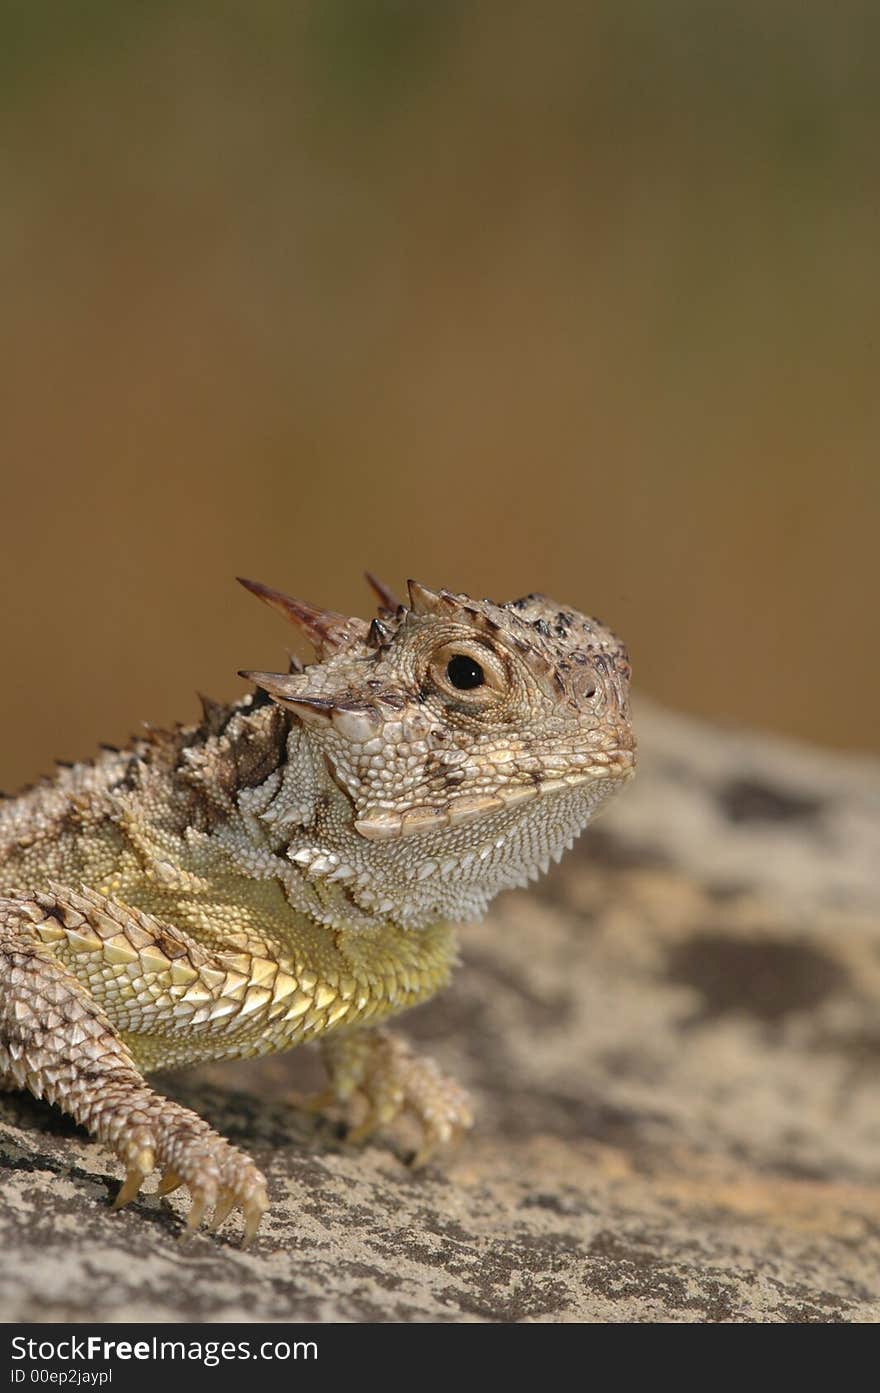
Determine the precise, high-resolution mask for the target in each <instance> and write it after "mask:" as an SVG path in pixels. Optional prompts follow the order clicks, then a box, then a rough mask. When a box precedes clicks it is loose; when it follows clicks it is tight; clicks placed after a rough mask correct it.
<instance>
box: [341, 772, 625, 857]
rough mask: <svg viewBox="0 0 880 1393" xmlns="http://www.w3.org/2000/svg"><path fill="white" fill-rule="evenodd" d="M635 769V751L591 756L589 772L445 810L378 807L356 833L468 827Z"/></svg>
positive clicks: (381, 837)
mask: <svg viewBox="0 0 880 1393" xmlns="http://www.w3.org/2000/svg"><path fill="white" fill-rule="evenodd" d="M634 770H635V752H634V751H633V750H631V749H621V750H615V751H613V752H612V753H605V752H596V753H594V754H593V755H592V756H591V763H590V767H589V768H588V769H584V770H579V771H577V772H574V773H571V774H563V775H561V776H554V777H547V778H544V779H538V780H535V781H534V782H532V783H529V784H515V785H512V786H510V787H507V788H500V789H498V790H496V791H495V792H494V793H483V794H475V795H473V796H470V797H467V796H466V797H463V798H456V799H455V800H454V801H453V802H452V803H450V804H448V805H447V806H446V807H445V808H438V807H430V806H423V807H419V808H410V809H409V810H408V811H407V812H403V813H395V812H391V811H389V810H387V809H384V808H382V809H378V808H377V809H376V810H375V811H373V810H371V809H367V810H366V812H365V813H364V814H363V816H362V817H359V818H358V819H357V820H356V821H355V824H354V825H355V830H356V831H357V832H359V833H360V835H361V836H362V837H364V838H366V840H367V841H370V842H390V841H396V840H398V839H399V838H400V837H411V836H414V835H416V834H418V833H422V832H437V831H440V830H442V829H443V828H445V827H465V826H467V824H468V823H470V822H477V821H479V819H480V818H484V817H487V816H489V815H491V814H492V813H498V812H502V811H504V809H506V808H512V807H515V806H516V805H518V804H520V803H528V802H531V801H532V800H534V799H536V798H547V797H550V796H551V795H552V794H555V793H562V792H563V791H565V790H567V789H568V790H570V789H573V788H578V787H580V786H582V785H583V784H587V783H597V782H603V781H605V780H618V779H619V780H623V779H627V778H629V777H630V775H631V774H633V772H634Z"/></svg>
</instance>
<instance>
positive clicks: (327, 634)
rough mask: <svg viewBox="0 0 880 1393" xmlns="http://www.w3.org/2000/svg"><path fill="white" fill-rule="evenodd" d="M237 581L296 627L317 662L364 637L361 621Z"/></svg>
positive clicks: (252, 582) (240, 578)
mask: <svg viewBox="0 0 880 1393" xmlns="http://www.w3.org/2000/svg"><path fill="white" fill-rule="evenodd" d="M236 580H237V581H238V583H239V585H243V586H244V588H245V590H249V591H250V592H251V594H252V595H256V597H257V599H258V600H262V601H263V603H264V604H267V605H271V607H272V609H277V610H278V612H279V614H283V615H284V617H285V619H288V620H289V621H290V623H291V624H295V625H296V627H297V628H298V629H300V630H301V631H302V632H303V633H304V634H305V635H306V637H307V639H308V640H309V642H310V643H311V644H312V645H313V647H314V649H315V652H316V653H317V655H318V657H319V658H328V657H330V656H331V654H333V653H336V652H337V651H338V650H339V649H340V648H344V647H345V646H346V645H347V644H349V643H351V642H352V640H354V639H363V638H364V637H365V636H366V632H367V625H366V624H365V623H364V621H363V620H362V619H349V618H348V617H347V616H346V615H344V614H337V613H336V611H335V610H332V609H318V608H317V606H316V605H310V604H309V603H308V602H307V601H306V600H295V599H293V597H292V596H291V595H285V594H284V592H283V591H282V590H273V589H272V587H271V586H269V585H261V584H260V582H259V581H257V580H246V579H245V577H244V576H236Z"/></svg>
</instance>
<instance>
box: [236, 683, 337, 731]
mask: <svg viewBox="0 0 880 1393" xmlns="http://www.w3.org/2000/svg"><path fill="white" fill-rule="evenodd" d="M238 675H239V677H244V678H245V679H246V680H247V681H248V682H253V683H254V684H255V685H256V686H257V687H262V689H263V691H264V692H268V693H269V695H270V697H272V699H273V701H277V702H280V703H281V705H282V706H286V707H287V708H288V709H289V710H290V711H295V712H296V714H297V716H300V717H301V718H302V720H304V721H310V722H311V723H312V724H313V725H314V724H316V723H319V722H326V721H329V720H330V718H331V716H332V714H333V710H334V708H335V706H336V703H335V702H334V701H331V700H329V699H328V698H327V697H318V696H306V695H305V694H304V693H303V691H302V688H301V686H300V684H299V681H298V679H297V678H296V677H295V676H291V674H290V673H287V672H246V671H241V672H239V674H238Z"/></svg>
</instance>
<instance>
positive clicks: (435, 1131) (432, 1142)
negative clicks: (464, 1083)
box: [308, 1030, 474, 1168]
mask: <svg viewBox="0 0 880 1393" xmlns="http://www.w3.org/2000/svg"><path fill="white" fill-rule="evenodd" d="M324 1060H325V1063H326V1065H327V1069H328V1072H329V1074H330V1080H331V1088H330V1089H328V1090H327V1092H326V1093H324V1094H319V1095H318V1096H317V1097H316V1098H315V1099H314V1100H311V1101H310V1103H309V1104H308V1105H309V1106H311V1107H313V1108H315V1109H320V1108H323V1107H324V1106H326V1104H327V1102H328V1101H331V1100H335V1101H336V1102H338V1103H343V1104H347V1103H352V1104H353V1105H354V1106H355V1107H357V1108H358V1110H359V1112H360V1114H361V1119H360V1121H359V1122H358V1123H357V1125H356V1126H353V1127H350V1129H349V1131H348V1135H347V1140H348V1141H350V1142H361V1141H365V1140H366V1139H367V1137H370V1136H372V1135H373V1133H374V1132H376V1131H378V1130H379V1128H381V1127H385V1126H387V1125H388V1124H389V1123H391V1122H393V1121H394V1120H395V1118H397V1117H399V1116H400V1115H401V1114H402V1113H404V1112H409V1113H411V1114H413V1115H414V1116H415V1117H416V1118H417V1120H418V1122H419V1123H420V1125H421V1131H422V1139H421V1145H420V1147H419V1149H418V1151H417V1152H416V1154H415V1156H414V1157H413V1160H412V1162H411V1165H412V1166H413V1167H415V1168H417V1167H419V1166H423V1165H425V1164H426V1162H428V1161H429V1160H430V1159H431V1157H432V1156H433V1155H434V1153H435V1152H436V1151H437V1150H438V1149H439V1148H441V1147H446V1146H449V1145H450V1144H452V1143H455V1142H458V1141H460V1140H461V1138H462V1137H463V1136H464V1134H465V1132H467V1131H468V1130H469V1129H470V1128H471V1127H472V1126H473V1122H474V1115H473V1109H472V1107H471V1102H470V1099H469V1097H468V1095H467V1093H466V1092H465V1090H464V1089H463V1088H461V1087H460V1086H459V1085H458V1084H457V1083H455V1081H454V1080H453V1079H450V1078H448V1077H447V1076H446V1075H445V1074H443V1073H442V1071H441V1070H440V1069H439V1068H438V1066H437V1065H436V1064H435V1063H434V1061H433V1059H427V1058H425V1057H423V1056H419V1055H417V1054H415V1053H414V1052H413V1050H412V1049H411V1048H410V1046H409V1045H408V1044H407V1043H406V1042H405V1041H404V1040H400V1039H398V1038H397V1036H395V1035H391V1034H389V1033H388V1032H386V1031H384V1030H376V1031H371V1032H369V1033H367V1032H364V1033H363V1034H356V1035H350V1036H343V1037H342V1038H340V1039H337V1040H333V1039H331V1040H328V1041H326V1042H325V1043H324Z"/></svg>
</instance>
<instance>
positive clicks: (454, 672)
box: [446, 653, 486, 692]
mask: <svg viewBox="0 0 880 1393" xmlns="http://www.w3.org/2000/svg"><path fill="white" fill-rule="evenodd" d="M446 676H447V677H448V678H449V680H450V682H451V683H452V685H453V687H458V689H459V691H462V692H466V691H467V690H468V689H469V688H470V687H482V685H483V683H484V682H485V680H486V677H485V673H484V672H483V669H482V668H481V667H480V664H479V663H475V662H474V660H473V658H467V657H465V655H464V653H459V654H457V655H456V657H454V658H450V659H449V662H448V663H447V664H446Z"/></svg>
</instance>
